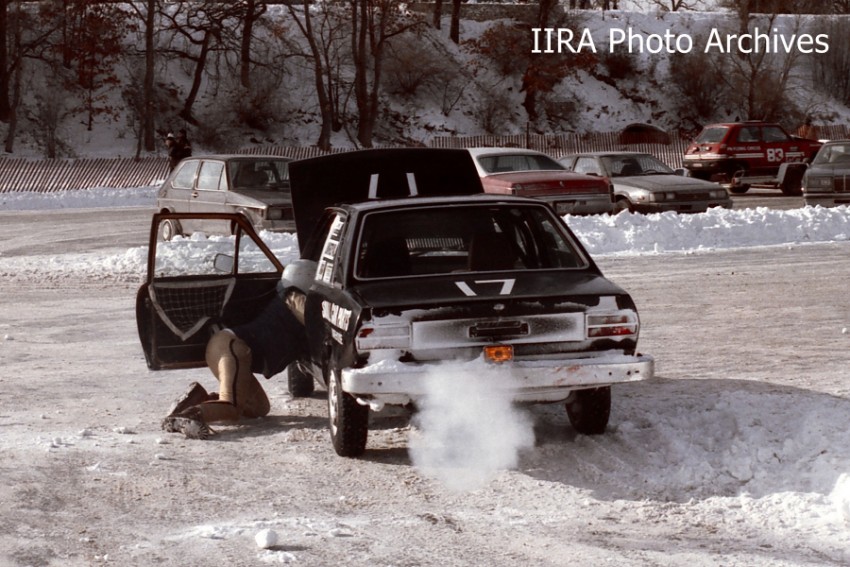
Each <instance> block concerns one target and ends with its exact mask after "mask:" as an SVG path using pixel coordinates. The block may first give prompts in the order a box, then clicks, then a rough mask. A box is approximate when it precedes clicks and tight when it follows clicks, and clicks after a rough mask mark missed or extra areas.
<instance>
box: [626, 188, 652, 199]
mask: <svg viewBox="0 0 850 567" xmlns="http://www.w3.org/2000/svg"><path fill="white" fill-rule="evenodd" d="M629 197H631V198H632V199H633V200H635V201H655V200H659V199H655V198H654V196H653V194H652V193H651V192H649V191H647V190H646V189H635V190H632V191H629Z"/></svg>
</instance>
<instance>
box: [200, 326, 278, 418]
mask: <svg viewBox="0 0 850 567" xmlns="http://www.w3.org/2000/svg"><path fill="white" fill-rule="evenodd" d="M251 361H252V357H251V349H250V347H249V346H248V345H247V343H245V341H243V340H242V339H240V338H239V337H237V336H236V335H234V334H233V333H231V332H228V331H221V332H219V333H216V334H215V335H214V336H213V338H212V339H210V342H209V344H208V345H207V365H208V366H209V367H210V369H212V371H213V374H214V375H215V377H216V378H217V379H218V381H219V384H220V386H219V392H218V397H219V399H218V401H209V402H204V403H203V404H202V411H203V414H204V419H205V421H207V422H208V423H209V422H212V421H233V420H236V419H238V418H239V417H241V416H243V415H244V416H245V417H262V416H264V415H267V414H268V413H269V410H270V409H271V404H270V403H269V398H268V396H266V392H265V390H263V387H262V386H261V385H260V383H259V381H258V380H257V379H256V378H255V377H254V373H253V372H251Z"/></svg>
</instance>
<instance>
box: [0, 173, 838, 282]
mask: <svg viewBox="0 0 850 567" xmlns="http://www.w3.org/2000/svg"><path fill="white" fill-rule="evenodd" d="M155 194H156V190H155V188H139V189H91V190H88V191H65V192H58V193H50V194H44V193H5V194H2V195H0V210H6V211H24V210H59V209H78V208H110V207H151V208H153V206H154V202H155V198H156V197H155ZM848 212H850V211H848V209H847V207H837V208H833V209H825V208H822V207H804V208H800V209H793V210H774V209H768V208H764V207H759V208H755V209H740V210H725V209H714V210H710V211H708V212H707V213H702V214H696V215H678V214H675V213H662V214H654V215H638V214H630V213H623V214H620V215H617V216H592V217H567V221H568V223H569V225H570V226H571V227H572V229H573V230H574V231H575V232H576V234H577V235H578V236H579V238H580V239H581V240H582V242H583V243H584V245H585V246H586V247H587V249H588V251H589V252H590V253H591V254H592V255H593V256H597V257H599V256H608V255H625V256H629V255H646V254H658V253H691V252H702V251H716V250H728V249H737V248H748V247H759V246H777V245H796V244H808V243H815V242H839V241H847V240H850V214H848ZM263 238H264V239H265V240H266V242H267V243H268V244H269V245H270V247H271V248H272V250H273V251H274V252H275V254H277V256H278V257H279V258H280V259H281V260H282V261H283V262H284V263H288V262H290V261H292V260H293V259H294V258H295V257H296V256H297V254H298V246H297V242H296V240H295V237H294V235H292V234H287V233H285V234H272V233H264V234H263ZM146 258H147V247H144V246H142V247H136V248H130V249H128V250H126V251H122V252H118V253H114V254H61V255H55V256H50V257H49V258H46V259H43V260H42V261H40V262H39V263H38V264H35V263H33V262H31V261H28V260H27V259H26V258H8V259H3V258H0V274H14V275H15V276H16V277H28V278H47V279H61V278H63V277H85V278H107V279H119V280H126V279H135V278H137V277H139V276H141V274H142V273H143V270H144V269H145V262H146Z"/></svg>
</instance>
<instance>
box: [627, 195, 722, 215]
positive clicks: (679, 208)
mask: <svg viewBox="0 0 850 567" xmlns="http://www.w3.org/2000/svg"><path fill="white" fill-rule="evenodd" d="M715 207H721V208H724V209H731V208H732V200H731V199H725V200H712V201H680V202H679V201H670V202H666V203H648V204H647V203H644V204H639V205H636V206H635V209H636V210H637V211H638V212H639V213H643V214H650V213H663V212H665V211H673V212H676V213H704V212H705V211H707V210H708V209H713V208H715Z"/></svg>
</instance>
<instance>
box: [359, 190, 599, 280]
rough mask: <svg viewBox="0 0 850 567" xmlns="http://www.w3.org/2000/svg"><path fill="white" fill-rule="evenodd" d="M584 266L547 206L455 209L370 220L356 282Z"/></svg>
mask: <svg viewBox="0 0 850 567" xmlns="http://www.w3.org/2000/svg"><path fill="white" fill-rule="evenodd" d="M585 266H587V260H586V259H585V257H584V256H583V255H582V253H581V251H580V250H579V248H578V247H577V245H576V244H575V243H574V242H573V240H572V239H571V238H570V236H569V234H568V233H567V232H566V231H565V230H564V229H563V227H562V225H561V224H560V220H559V219H558V218H557V217H556V216H555V215H554V214H553V213H552V212H551V211H550V210H549V209H548V208H547V207H545V206H540V205H531V206H529V205H486V206H483V205H469V206H458V205H454V206H451V207H441V208H435V207H423V208H417V209H415V210H404V211H381V212H377V211H376V212H372V213H368V214H367V215H366V216H365V218H364V221H363V229H362V231H361V237H360V241H359V243H358V254H357V260H356V274H357V277H358V278H361V279H376V278H393V277H409V276H425V275H438V274H452V273H457V272H486V271H508V270H541V269H562V268H578V267H585Z"/></svg>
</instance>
